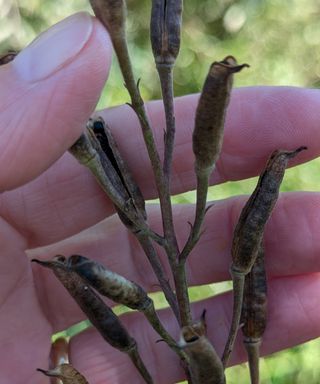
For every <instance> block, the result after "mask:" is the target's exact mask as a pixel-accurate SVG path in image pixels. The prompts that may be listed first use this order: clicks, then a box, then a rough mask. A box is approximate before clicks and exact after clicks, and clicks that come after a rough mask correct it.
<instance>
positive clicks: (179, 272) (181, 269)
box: [173, 263, 192, 327]
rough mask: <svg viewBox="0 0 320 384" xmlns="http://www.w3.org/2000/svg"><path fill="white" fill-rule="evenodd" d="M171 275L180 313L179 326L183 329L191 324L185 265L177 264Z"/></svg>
mask: <svg viewBox="0 0 320 384" xmlns="http://www.w3.org/2000/svg"><path fill="white" fill-rule="evenodd" d="M173 275H174V281H175V286H176V295H177V299H178V305H179V311H180V319H181V326H182V327H185V326H187V325H190V324H192V315H191V310H190V300H189V292H188V282H187V276H186V269H185V264H184V263H179V264H178V265H177V266H176V267H175V269H174V271H173Z"/></svg>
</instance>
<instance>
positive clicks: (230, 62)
mask: <svg viewBox="0 0 320 384" xmlns="http://www.w3.org/2000/svg"><path fill="white" fill-rule="evenodd" d="M249 67H250V65H249V64H247V63H244V64H238V63H237V60H236V58H235V57H234V56H226V57H225V58H224V59H223V60H221V61H214V62H213V63H212V65H211V68H210V74H214V73H216V71H221V70H224V71H226V72H227V73H229V74H232V73H236V72H240V71H241V70H242V69H243V68H249Z"/></svg>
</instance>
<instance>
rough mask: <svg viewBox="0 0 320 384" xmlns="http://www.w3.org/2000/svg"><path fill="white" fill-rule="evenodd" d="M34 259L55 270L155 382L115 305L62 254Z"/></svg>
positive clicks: (114, 341)
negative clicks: (74, 268) (87, 281)
mask: <svg viewBox="0 0 320 384" xmlns="http://www.w3.org/2000/svg"><path fill="white" fill-rule="evenodd" d="M32 261H33V262H36V263H38V264H40V265H42V266H44V267H47V268H50V269H51V270H52V271H53V273H54V274H55V276H56V277H57V278H58V279H59V281H60V282H61V283H62V284H63V286H64V287H65V288H66V289H67V291H68V292H69V294H70V295H71V296H72V297H73V298H74V300H75V301H76V303H77V304H78V305H79V307H80V308H81V310H82V311H83V313H85V315H86V316H87V317H88V319H89V320H90V321H91V323H92V325H93V326H94V327H95V328H96V329H97V331H98V332H99V333H100V334H101V336H102V337H103V338H104V339H105V340H106V341H107V342H108V343H109V344H110V345H111V346H113V347H114V348H116V349H118V350H120V351H122V352H125V353H127V354H128V355H129V357H130V359H131V361H132V362H133V364H134V365H135V367H136V368H137V370H138V371H139V373H140V374H141V376H142V377H143V379H144V380H145V382H146V383H149V384H152V383H153V380H152V377H151V376H150V374H149V372H148V370H147V369H146V367H145V365H144V363H143V361H142V360H141V357H140V354H139V352H138V347H137V343H136V341H135V339H134V338H132V337H131V336H130V335H129V334H128V332H127V330H126V329H125V328H124V326H123V325H122V323H121V322H120V320H119V318H118V316H116V315H115V314H114V312H113V311H112V309H111V308H109V307H108V306H107V305H106V304H105V303H104V302H103V301H102V299H101V298H100V297H99V296H98V295H97V294H96V293H95V292H94V291H93V290H92V289H91V288H90V287H89V286H88V285H87V284H86V283H85V282H84V280H83V279H82V278H81V277H80V276H79V275H78V274H77V273H76V272H74V271H72V270H71V269H70V268H68V266H67V260H66V258H65V257H64V256H62V255H58V256H55V257H54V258H53V259H52V260H50V261H42V260H37V259H33V260H32Z"/></svg>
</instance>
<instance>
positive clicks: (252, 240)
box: [231, 147, 306, 274]
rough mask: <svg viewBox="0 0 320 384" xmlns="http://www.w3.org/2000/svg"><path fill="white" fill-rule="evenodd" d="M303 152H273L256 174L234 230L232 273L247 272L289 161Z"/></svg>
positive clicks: (302, 148) (301, 148)
mask: <svg viewBox="0 0 320 384" xmlns="http://www.w3.org/2000/svg"><path fill="white" fill-rule="evenodd" d="M304 149H306V147H300V148H298V149H296V150H294V151H283V150H276V151H274V152H273V153H272V154H271V156H270V158H269V160H268V162H267V165H266V168H265V170H264V171H263V172H262V174H261V175H260V178H259V181H258V184H257V186H256V188H255V190H254V192H253V193H252V195H251V196H250V198H249V200H248V201H247V203H246V205H245V206H244V208H243V210H242V212H241V214H240V217H239V221H238V224H237V225H236V228H235V230H234V237H233V242H232V250H231V254H232V266H231V269H232V270H233V271H234V272H236V273H244V274H247V273H249V271H250V269H251V267H252V265H253V263H254V261H255V258H256V255H257V252H258V249H259V246H260V244H261V241H262V236H263V232H264V228H265V225H266V223H267V221H268V219H269V217H270V215H271V212H272V209H273V207H274V205H275V203H276V201H277V198H278V195H279V188H280V185H281V182H282V179H283V176H284V172H285V169H286V166H287V164H288V161H289V159H292V158H293V157H295V156H296V155H297V154H298V153H299V152H301V151H302V150H304Z"/></svg>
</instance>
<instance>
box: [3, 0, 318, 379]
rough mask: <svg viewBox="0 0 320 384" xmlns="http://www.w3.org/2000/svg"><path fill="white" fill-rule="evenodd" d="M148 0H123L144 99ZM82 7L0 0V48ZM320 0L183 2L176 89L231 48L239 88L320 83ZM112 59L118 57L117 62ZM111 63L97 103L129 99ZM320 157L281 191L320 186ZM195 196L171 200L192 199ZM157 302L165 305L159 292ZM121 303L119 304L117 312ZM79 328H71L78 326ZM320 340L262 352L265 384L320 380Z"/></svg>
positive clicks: (148, 93)
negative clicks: (240, 65)
mask: <svg viewBox="0 0 320 384" xmlns="http://www.w3.org/2000/svg"><path fill="white" fill-rule="evenodd" d="M150 3H151V1H150V0H139V1H138V0H128V37H129V43H130V50H131V52H134V57H133V64H134V68H135V72H136V74H137V77H141V91H142V94H143V97H144V99H145V100H149V99H153V98H159V97H160V93H159V84H158V82H157V76H156V75H155V69H154V66H153V58H152V56H151V50H150V43H149V40H148V29H149V21H148V15H149V13H150ZM80 10H88V11H89V6H88V2H87V1H84V0H74V1H72V2H66V1H64V0H55V1H52V0H51V1H50V0H20V1H13V0H0V20H1V28H0V51H5V50H6V49H7V48H16V49H19V48H22V47H24V46H25V45H26V44H28V43H29V42H30V41H32V39H33V38H34V37H35V36H37V34H39V33H40V32H41V31H43V30H45V29H46V28H47V27H48V26H50V25H52V24H53V23H55V22H57V21H59V20H61V19H62V18H64V17H66V16H68V15H70V14H72V13H74V12H76V11H80ZM319 45H320V3H319V1H317V0H269V1H266V0H243V1H232V0H210V1H209V0H207V1H204V0H203V1H198V0H186V1H185V5H184V27H183V44H182V47H181V53H180V56H179V59H178V61H177V66H176V70H175V93H176V95H184V94H187V93H191V92H198V91H199V90H200V88H201V84H202V81H203V79H204V77H205V75H206V72H207V68H208V65H209V64H210V63H211V62H212V61H213V60H216V59H221V58H222V57H224V56H226V55H228V54H233V55H234V56H236V57H237V58H238V59H239V61H240V62H243V61H245V62H248V63H250V65H251V69H250V70H248V71H243V73H242V74H241V76H238V77H237V78H236V86H238V87H240V86H248V85H258V84H259V85H294V86H302V87H318V86H319V85H320V84H319V78H320V49H319V48H318V47H319ZM115 64H116V63H115ZM122 83H123V81H122V79H121V75H120V73H119V70H118V68H117V66H116V65H113V67H112V71H111V74H110V80H109V81H108V85H107V89H106V91H104V92H103V94H102V97H101V100H100V102H99V107H106V106H111V105H115V104H119V103H124V102H127V101H128V95H127V93H126V91H125V90H124V88H123V86H122ZM319 169H320V163H319V161H318V160H314V161H312V162H310V163H308V164H305V165H301V166H299V167H296V168H294V169H290V170H288V171H287V174H286V177H285V180H284V183H283V186H282V190H283V191H290V190H298V189H303V190H309V191H310V190H314V191H315V190H319V189H320V183H319V181H318V177H317V175H318V174H319ZM254 185H255V179H250V180H245V181H241V182H232V183H227V184H225V185H221V186H217V187H214V189H213V190H211V193H213V194H212V196H214V198H215V199H217V198H223V197H224V198H225V197H227V196H231V195H236V194H240V193H241V194H242V193H250V192H251V191H252V189H253V187H254ZM193 199H194V194H193V193H188V194H185V195H184V196H179V197H177V198H176V202H178V203H179V202H190V201H193ZM228 288H229V286H228V285H226V284H222V285H221V284H220V285H219V286H207V287H203V288H202V289H201V290H199V289H197V290H193V293H192V296H193V298H194V299H196V300H199V299H201V298H202V297H204V296H210V295H213V294H216V293H218V292H221V291H223V290H225V289H228ZM157 300H158V303H159V305H160V306H161V305H163V302H162V299H161V298H158V299H157ZM121 310H122V309H121V308H119V311H121ZM78 331H79V327H77V328H76V329H74V328H73V329H72V330H70V331H69V333H68V334H69V335H72V334H73V333H74V332H78ZM319 357H320V343H319V342H318V341H313V342H309V343H307V344H304V345H302V346H298V347H296V348H293V349H290V350H287V351H283V352H281V353H278V354H276V355H274V356H271V357H268V358H265V359H264V360H263V361H262V363H261V368H262V380H261V382H262V383H263V384H267V383H268V384H269V383H273V384H280V383H281V384H285V383H290V384H295V383H309V384H312V383H319V377H320V366H319V363H318V361H319ZM227 376H228V383H230V384H233V383H234V384H235V383H239V377H241V382H243V383H246V382H249V379H248V376H247V370H246V369H245V366H244V365H242V366H238V367H235V368H231V369H229V370H228V374H227Z"/></svg>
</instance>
